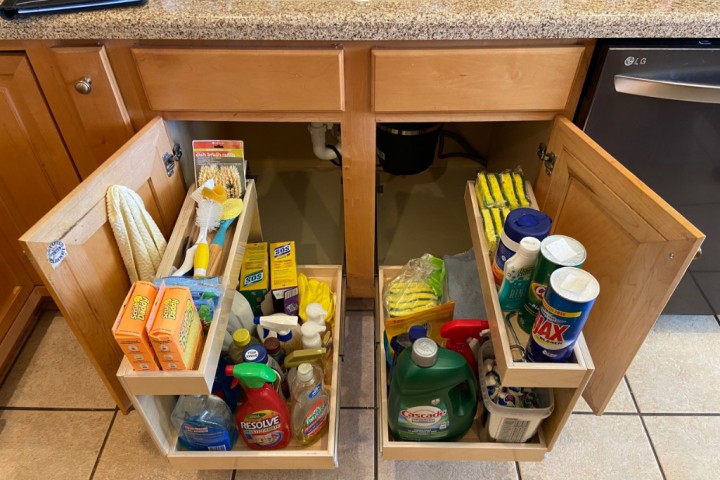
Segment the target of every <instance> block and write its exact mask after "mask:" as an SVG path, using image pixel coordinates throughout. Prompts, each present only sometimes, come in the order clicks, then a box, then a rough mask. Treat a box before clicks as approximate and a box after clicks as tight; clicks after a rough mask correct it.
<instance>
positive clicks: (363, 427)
mask: <svg viewBox="0 0 720 480" xmlns="http://www.w3.org/2000/svg"><path fill="white" fill-rule="evenodd" d="M374 422H375V416H374V414H373V411H372V410H350V409H343V410H341V411H340V431H339V440H338V465H339V467H338V468H337V469H335V470H264V471H262V472H258V471H243V470H237V471H236V473H235V479H236V480H242V479H248V480H257V479H258V478H262V480H289V479H292V480H321V479H322V480H330V479H337V480H371V479H372V478H374V469H375V466H374V458H373V455H374V452H375V433H374V428H373V427H374V424H375V423H374Z"/></svg>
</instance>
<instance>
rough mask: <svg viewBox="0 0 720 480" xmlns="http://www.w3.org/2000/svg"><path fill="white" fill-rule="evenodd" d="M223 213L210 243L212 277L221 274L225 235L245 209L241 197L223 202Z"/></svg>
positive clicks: (209, 263) (209, 273)
mask: <svg viewBox="0 0 720 480" xmlns="http://www.w3.org/2000/svg"><path fill="white" fill-rule="evenodd" d="M222 207H223V208H222V214H221V215H220V226H219V227H218V229H217V231H216V232H215V236H213V239H212V243H210V259H209V260H208V269H207V275H208V276H209V277H212V276H214V275H219V274H220V259H221V257H222V251H223V248H224V247H225V235H226V234H227V231H228V228H230V225H232V224H233V222H234V221H235V219H236V218H237V217H239V216H240V214H241V213H242V209H243V202H242V200H240V199H239V198H230V199H227V200H225V201H224V202H223V203H222Z"/></svg>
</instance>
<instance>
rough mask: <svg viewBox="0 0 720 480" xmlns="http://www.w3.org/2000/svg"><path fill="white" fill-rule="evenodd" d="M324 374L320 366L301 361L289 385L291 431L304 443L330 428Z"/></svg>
mask: <svg viewBox="0 0 720 480" xmlns="http://www.w3.org/2000/svg"><path fill="white" fill-rule="evenodd" d="M322 377H323V375H322V370H321V369H319V368H317V367H313V366H312V365H310V364H309V363H302V364H300V366H299V367H298V368H297V373H296V375H295V376H294V379H293V383H292V384H291V385H290V392H291V394H292V405H291V407H290V414H291V417H292V432H293V435H294V436H295V439H296V440H297V441H298V442H300V443H301V444H302V445H310V444H312V443H315V442H316V441H317V440H319V439H320V437H322V436H323V435H324V434H325V432H327V429H328V422H327V420H328V415H329V414H330V399H329V398H328V395H327V393H326V392H325V390H324V389H323V380H322Z"/></svg>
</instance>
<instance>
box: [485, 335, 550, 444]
mask: <svg viewBox="0 0 720 480" xmlns="http://www.w3.org/2000/svg"><path fill="white" fill-rule="evenodd" d="M487 358H495V354H494V352H493V346H492V342H490V340H487V341H485V342H484V343H483V344H482V346H481V347H480V355H478V364H479V367H480V368H479V370H480V372H482V365H483V361H484V360H485V359H487ZM506 386H508V385H506ZM513 386H516V385H513ZM533 391H534V392H535V394H536V395H537V396H538V400H539V401H540V405H541V407H540V408H516V407H503V406H500V405H498V404H497V403H495V402H493V401H492V400H490V396H489V395H488V392H487V385H485V376H484V375H482V374H481V375H480V393H479V394H478V395H479V397H480V411H481V414H480V416H479V418H480V420H479V422H478V430H479V431H478V435H479V436H480V438H485V439H487V440H489V439H494V440H495V441H497V442H503V443H505V442H510V443H522V442H527V441H528V440H530V438H532V436H533V435H535V432H537V430H538V428H539V427H540V423H542V421H543V419H545V418H547V417H549V416H550V414H551V413H552V411H553V407H554V400H553V392H552V390H551V389H549V388H534V389H533Z"/></svg>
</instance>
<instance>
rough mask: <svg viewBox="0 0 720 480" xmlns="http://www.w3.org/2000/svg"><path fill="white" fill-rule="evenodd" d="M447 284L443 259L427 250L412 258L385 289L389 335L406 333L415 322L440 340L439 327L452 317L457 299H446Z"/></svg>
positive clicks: (439, 341) (386, 329)
mask: <svg viewBox="0 0 720 480" xmlns="http://www.w3.org/2000/svg"><path fill="white" fill-rule="evenodd" d="M444 284H445V262H443V260H442V259H440V258H436V257H433V256H432V255H430V254H427V253H426V254H425V255H423V256H422V257H420V258H414V259H412V260H410V261H409V262H408V263H407V264H406V265H405V266H404V267H403V268H402V270H401V271H400V274H399V275H397V276H396V277H395V278H393V279H392V280H390V281H389V282H388V283H387V284H385V287H384V289H383V305H384V306H385V311H386V312H387V319H386V320H385V332H386V334H387V338H388V339H391V338H393V337H394V336H396V335H399V334H401V333H405V332H407V331H408V330H409V329H410V327H411V326H413V325H422V326H424V327H425V329H426V331H427V336H428V337H430V338H432V339H433V340H435V341H436V342H437V343H438V344H441V342H442V339H441V337H440V327H441V326H442V324H443V323H445V322H446V321H449V320H452V316H453V312H454V310H455V308H454V307H455V303H454V302H445V301H444Z"/></svg>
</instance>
